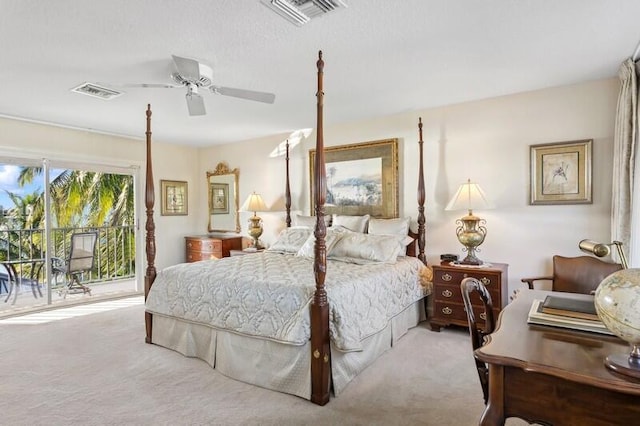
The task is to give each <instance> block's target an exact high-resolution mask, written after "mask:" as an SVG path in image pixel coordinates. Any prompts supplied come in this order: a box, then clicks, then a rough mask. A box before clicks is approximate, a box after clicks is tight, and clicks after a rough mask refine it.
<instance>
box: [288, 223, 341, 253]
mask: <svg viewBox="0 0 640 426" xmlns="http://www.w3.org/2000/svg"><path fill="white" fill-rule="evenodd" d="M345 232H347V230H346V229H344V228H343V227H332V228H328V229H327V235H326V237H325V247H326V248H327V255H328V254H329V253H330V252H331V250H332V249H333V247H334V246H335V245H336V243H337V242H338V241H339V240H340V239H341V238H342V235H343V234H344V233H345ZM315 244H316V236H315V235H313V232H311V235H309V238H307V241H305V243H304V244H303V246H302V247H301V248H300V250H298V253H297V254H296V256H302V257H314V256H315V251H314V249H315Z"/></svg>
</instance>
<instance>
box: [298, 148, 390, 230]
mask: <svg viewBox="0 0 640 426" xmlns="http://www.w3.org/2000/svg"><path fill="white" fill-rule="evenodd" d="M324 155H325V169H326V175H327V202H326V204H325V212H326V214H327V215H331V214H334V213H335V214H340V215H349V216H361V215H365V214H368V215H370V216H371V217H377V218H393V217H398V212H399V207H398V139H384V140H379V141H372V142H364V143H357V144H350V145H341V146H335V147H330V148H325V150H324ZM315 156H316V150H315V149H312V150H309V171H310V183H311V187H310V188H311V190H310V194H312V195H311V196H312V197H313V187H314V186H313V185H314V175H315ZM313 203H314V201H313V199H312V200H311V205H313Z"/></svg>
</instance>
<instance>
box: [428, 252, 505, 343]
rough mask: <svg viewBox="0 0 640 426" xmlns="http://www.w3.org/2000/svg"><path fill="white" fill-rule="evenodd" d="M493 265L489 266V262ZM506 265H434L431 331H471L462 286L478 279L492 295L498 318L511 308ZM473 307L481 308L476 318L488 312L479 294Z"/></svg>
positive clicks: (473, 301)
mask: <svg viewBox="0 0 640 426" xmlns="http://www.w3.org/2000/svg"><path fill="white" fill-rule="evenodd" d="M487 263H489V262H487ZM508 268H509V265H507V264H505V263H491V266H490V267H467V266H455V265H449V264H447V265H434V266H432V269H433V315H432V318H431V330H433V331H440V328H441V327H443V326H447V325H460V326H463V327H468V323H467V313H466V312H465V310H464V304H463V302H462V292H461V291H460V282H461V281H462V280H463V279H465V278H467V277H473V278H477V279H478V280H480V282H482V283H483V284H484V285H485V287H487V290H489V292H490V293H491V300H492V302H493V309H494V314H495V318H498V314H499V313H500V311H501V310H502V308H504V307H505V306H507V303H508V300H507V299H508V296H507V293H508V291H507V285H508V283H509V279H508V275H507V270H508ZM472 296H473V297H472V299H471V303H472V304H473V306H474V308H477V312H476V310H475V309H474V312H476V316H477V317H478V316H479V317H482V316H483V315H480V313H481V312H483V311H484V308H483V307H482V301H481V300H480V298H479V297H478V295H477V294H473V295H472Z"/></svg>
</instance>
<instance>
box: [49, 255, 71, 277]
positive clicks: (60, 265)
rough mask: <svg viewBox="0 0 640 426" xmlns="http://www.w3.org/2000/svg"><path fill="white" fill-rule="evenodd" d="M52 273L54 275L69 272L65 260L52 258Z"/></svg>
mask: <svg viewBox="0 0 640 426" xmlns="http://www.w3.org/2000/svg"><path fill="white" fill-rule="evenodd" d="M51 271H52V272H54V273H62V274H64V273H66V272H67V266H66V262H65V260H64V259H61V258H59V257H53V256H52V257H51Z"/></svg>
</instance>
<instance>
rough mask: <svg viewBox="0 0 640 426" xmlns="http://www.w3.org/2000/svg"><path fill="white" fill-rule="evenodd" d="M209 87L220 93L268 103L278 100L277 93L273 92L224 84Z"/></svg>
mask: <svg viewBox="0 0 640 426" xmlns="http://www.w3.org/2000/svg"><path fill="white" fill-rule="evenodd" d="M209 89H210V90H211V91H212V92H213V93H215V94H218V95H224V96H233V97H235V98H242V99H248V100H250V101H258V102H264V103H266V104H272V103H273V102H274V101H275V100H276V95H274V94H273V93H267V92H256V91H255V90H244V89H234V88H232V87H222V86H209Z"/></svg>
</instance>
